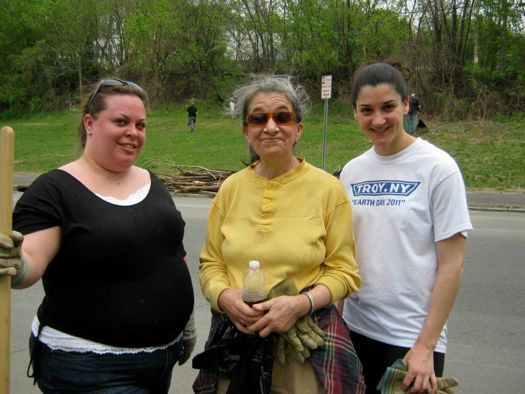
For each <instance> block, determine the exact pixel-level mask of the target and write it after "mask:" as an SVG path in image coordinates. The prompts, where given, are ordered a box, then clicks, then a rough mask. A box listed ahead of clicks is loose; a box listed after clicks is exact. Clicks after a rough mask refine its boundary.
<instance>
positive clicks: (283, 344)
mask: <svg viewBox="0 0 525 394" xmlns="http://www.w3.org/2000/svg"><path fill="white" fill-rule="evenodd" d="M282 295H287V296H295V295H299V292H298V291H297V288H296V287H295V284H294V283H293V282H292V281H291V280H290V279H288V278H286V279H284V280H282V281H281V282H279V283H277V284H276V285H275V286H274V287H272V289H271V290H270V292H269V294H268V298H270V299H271V298H274V297H278V296H282ZM321 346H324V332H323V330H321V329H320V328H319V326H318V325H317V324H315V322H314V321H313V319H312V317H311V316H310V315H306V316H303V317H301V318H299V319H298V320H297V321H296V322H295V325H294V326H293V327H292V328H291V329H290V330H288V332H287V333H285V334H280V335H279V336H278V339H277V344H276V347H275V356H276V357H277V361H278V362H279V363H281V364H284V363H285V361H286V353H287V352H288V351H290V353H291V355H292V357H294V358H295V359H296V360H297V361H299V362H301V363H302V362H304V360H306V359H307V358H308V357H310V350H314V349H317V348H318V347H321Z"/></svg>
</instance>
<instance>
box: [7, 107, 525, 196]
mask: <svg viewBox="0 0 525 394" xmlns="http://www.w3.org/2000/svg"><path fill="white" fill-rule="evenodd" d="M197 107H198V108H199V116H198V121H197V131H196V133H194V134H191V133H190V132H189V131H188V128H187V126H186V116H187V114H186V111H185V108H184V107H182V106H172V107H170V108H166V109H155V110H152V111H150V113H149V115H148V128H147V138H148V139H147V143H146V146H145V148H144V150H143V153H142V156H141V159H140V161H139V163H138V164H139V165H141V166H143V167H147V168H149V169H151V170H153V171H155V172H157V173H159V174H168V175H169V174H170V173H172V172H173V166H174V165H191V166H201V167H205V168H214V169H227V170H238V169H241V168H242V167H243V166H244V165H243V163H242V162H243V161H246V160H247V147H246V143H245V141H244V138H243V136H242V133H241V129H240V121H239V119H231V118H230V117H229V116H227V115H223V114H222V113H221V112H222V111H221V108H218V107H214V106H212V105H206V104H204V103H201V105H199V103H197ZM79 117H80V114H79V112H77V111H69V112H64V113H62V114H53V115H40V116H37V117H33V118H31V119H18V120H10V121H9V122H4V121H0V126H11V127H12V128H13V129H14V130H15V140H16V142H15V171H16V172H21V173H42V172H44V171H47V170H50V169H52V168H56V167H59V166H60V165H62V164H63V163H66V162H68V161H70V160H73V159H74V158H76V157H77V156H78V155H79V154H80V151H79V148H78V139H77V128H78V123H79ZM304 121H305V131H304V134H303V137H302V139H301V140H300V142H299V144H298V145H297V150H296V153H297V155H299V156H304V157H306V159H307V160H308V161H309V162H310V163H312V164H314V165H316V166H318V167H321V165H322V146H323V116H322V108H320V107H317V108H315V109H314V113H313V114H312V115H310V116H309V117H307V118H306V119H305V120H304ZM426 123H427V125H428V127H429V131H428V132H426V133H425V134H423V135H422V137H423V138H424V139H427V140H428V141H430V142H432V143H434V144H435V145H437V146H439V147H441V148H443V149H444V150H446V151H447V152H449V153H450V154H451V155H452V156H453V157H454V158H455V159H456V160H457V161H458V164H459V166H460V168H461V169H462V171H463V174H464V176H465V181H466V184H467V188H469V189H497V190H507V191H515V190H520V191H523V189H524V188H525V119H524V118H523V117H522V118H521V119H520V118H515V119H499V120H498V121H487V120H478V121H470V122H466V121H462V122H454V123H442V122H432V121H427V122H426ZM369 147H370V143H369V141H368V140H367V139H366V137H364V135H363V134H362V133H361V131H360V130H359V128H358V126H357V123H356V122H355V120H354V119H353V117H352V116H351V113H350V111H341V110H338V111H337V113H336V111H334V113H329V120H328V128H327V144H326V170H327V171H329V172H334V171H335V170H337V169H340V168H341V167H342V166H343V165H344V164H345V163H346V162H347V161H348V160H350V159H351V158H353V157H355V156H357V155H359V154H360V153H362V152H364V151H365V150H366V149H368V148H369Z"/></svg>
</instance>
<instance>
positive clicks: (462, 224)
mask: <svg viewBox="0 0 525 394" xmlns="http://www.w3.org/2000/svg"><path fill="white" fill-rule="evenodd" d="M400 70H402V68H401V65H400V64H398V63H392V64H389V63H372V64H366V65H364V66H362V67H361V68H359V69H358V71H357V72H356V74H355V76H354V80H353V82H352V89H351V99H352V106H353V110H354V115H355V118H356V120H357V122H358V123H359V126H360V128H361V130H362V131H363V133H364V134H365V135H366V136H367V137H368V138H369V140H370V141H372V143H373V147H372V148H371V149H370V150H368V151H366V152H365V153H363V154H362V155H360V156H358V157H357V158H355V159H353V160H351V161H350V162H348V163H347V164H346V165H345V166H344V168H343V170H342V172H341V174H340V180H341V182H342V183H343V185H344V187H345V189H346V190H347V192H348V195H349V197H350V199H351V201H352V220H353V223H354V231H355V237H356V245H357V262H358V264H359V269H360V273H361V275H362V279H363V284H362V286H361V288H360V289H359V291H357V292H355V293H353V294H351V295H350V297H348V298H346V299H345V300H344V311H343V316H344V319H345V321H346V323H347V324H348V325H349V327H350V330H351V332H352V334H351V335H352V341H353V342H354V345H355V349H356V351H357V355H358V356H359V358H360V359H361V361H362V362H363V374H364V376H365V381H366V385H367V393H377V392H378V391H377V390H376V385H377V384H378V382H379V380H380V378H381V376H382V375H383V373H384V372H385V370H386V368H387V367H388V366H390V365H391V364H393V363H394V361H396V360H397V359H402V360H403V361H405V363H406V364H407V365H408V371H407V373H406V375H405V378H404V380H403V384H402V387H403V389H404V390H406V391H408V392H410V393H415V392H424V393H426V392H427V390H429V388H431V392H432V393H436V386H437V385H436V376H441V375H442V372H443V367H444V360H445V351H446V345H447V339H446V332H447V330H446V321H447V318H448V316H449V314H450V311H451V309H452V307H453V304H454V301H455V298H456V294H457V292H458V289H459V287H460V283H461V278H462V275H463V260H464V254H465V240H466V233H467V231H469V230H471V229H472V225H471V222H470V218H469V212H468V208H467V200H466V192H465V185H464V182H463V177H462V174H461V172H460V170H459V168H458V166H457V164H456V162H455V161H454V160H453V159H452V158H451V157H450V156H449V155H448V154H447V153H445V152H444V151H442V150H441V149H439V148H437V147H435V146H434V145H432V144H430V143H429V142H427V141H424V140H422V139H420V138H415V137H414V136H412V135H410V134H408V133H407V132H406V131H405V129H404V128H403V117H404V115H405V114H406V113H407V111H408V109H409V98H408V89H407V84H406V81H405V78H404V76H403V74H402V72H401V71H400ZM339 306H340V308H342V303H340V304H339Z"/></svg>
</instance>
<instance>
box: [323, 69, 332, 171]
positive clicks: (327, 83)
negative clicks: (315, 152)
mask: <svg viewBox="0 0 525 394" xmlns="http://www.w3.org/2000/svg"><path fill="white" fill-rule="evenodd" d="M321 98H322V99H323V100H324V121H323V165H322V168H323V170H324V169H325V167H326V159H325V156H326V128H327V125H328V99H330V98H332V76H331V75H323V76H322V77H321Z"/></svg>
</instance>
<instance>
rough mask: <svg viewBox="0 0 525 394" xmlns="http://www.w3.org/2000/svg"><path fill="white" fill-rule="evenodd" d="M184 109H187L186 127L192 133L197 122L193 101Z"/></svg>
mask: <svg viewBox="0 0 525 394" xmlns="http://www.w3.org/2000/svg"><path fill="white" fill-rule="evenodd" d="M186 111H188V127H189V128H190V131H191V132H192V133H193V132H194V131H195V123H196V122H197V108H196V107H195V106H194V105H193V102H192V103H191V104H190V106H189V107H188V109H187V110H186Z"/></svg>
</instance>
